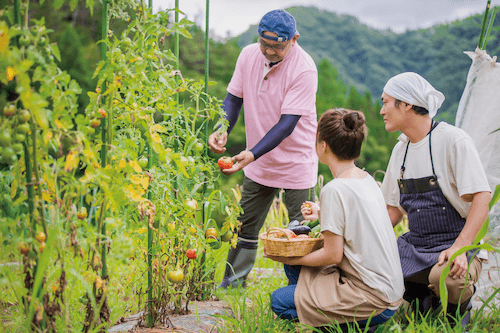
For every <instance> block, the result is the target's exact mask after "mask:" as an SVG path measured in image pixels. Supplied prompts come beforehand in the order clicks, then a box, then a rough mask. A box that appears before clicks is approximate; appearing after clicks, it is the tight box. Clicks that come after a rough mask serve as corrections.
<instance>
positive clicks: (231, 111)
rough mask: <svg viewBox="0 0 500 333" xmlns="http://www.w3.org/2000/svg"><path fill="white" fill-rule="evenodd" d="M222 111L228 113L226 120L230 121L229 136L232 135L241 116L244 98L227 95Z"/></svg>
mask: <svg viewBox="0 0 500 333" xmlns="http://www.w3.org/2000/svg"><path fill="white" fill-rule="evenodd" d="M222 103H223V107H222V109H223V110H224V111H226V119H227V121H229V127H228V129H227V134H229V133H231V131H232V130H233V128H234V125H236V122H237V121H238V117H239V116H240V111H241V106H242V105H243V98H239V97H236V96H234V95H232V94H230V93H227V96H226V98H225V99H224V102H222Z"/></svg>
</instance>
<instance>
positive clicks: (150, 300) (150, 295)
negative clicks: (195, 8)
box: [147, 0, 153, 327]
mask: <svg viewBox="0 0 500 333" xmlns="http://www.w3.org/2000/svg"><path fill="white" fill-rule="evenodd" d="M149 10H150V13H151V14H153V0H149ZM147 148H148V170H151V167H152V166H153V151H152V150H151V146H150V144H149V142H148V143H147ZM151 197H152V193H151V189H149V191H148V199H149V200H151ZM152 279H153V230H152V229H151V227H150V226H149V221H148V309H149V310H148V327H153V316H152V311H153V286H152V285H153V283H152Z"/></svg>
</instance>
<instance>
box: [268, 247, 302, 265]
mask: <svg viewBox="0 0 500 333" xmlns="http://www.w3.org/2000/svg"><path fill="white" fill-rule="evenodd" d="M264 258H267V259H271V260H274V261H278V262H282V263H284V264H286V265H295V264H294V263H293V261H294V258H289V257H278V256H271V255H268V254H267V253H266V250H265V249H264Z"/></svg>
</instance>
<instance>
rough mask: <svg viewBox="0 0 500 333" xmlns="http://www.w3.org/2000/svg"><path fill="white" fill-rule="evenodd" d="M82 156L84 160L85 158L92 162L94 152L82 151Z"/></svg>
mask: <svg viewBox="0 0 500 333" xmlns="http://www.w3.org/2000/svg"><path fill="white" fill-rule="evenodd" d="M83 156H85V158H87V159H89V160H94V159H95V158H96V156H95V154H94V152H93V151H92V150H90V149H85V150H84V151H83Z"/></svg>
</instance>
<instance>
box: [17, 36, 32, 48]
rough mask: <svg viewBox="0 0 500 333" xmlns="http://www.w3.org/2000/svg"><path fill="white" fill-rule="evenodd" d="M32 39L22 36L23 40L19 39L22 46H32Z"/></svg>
mask: <svg viewBox="0 0 500 333" xmlns="http://www.w3.org/2000/svg"><path fill="white" fill-rule="evenodd" d="M30 42H31V41H30V38H29V36H28V35H22V36H21V38H19V44H20V45H21V46H28V45H30Z"/></svg>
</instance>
